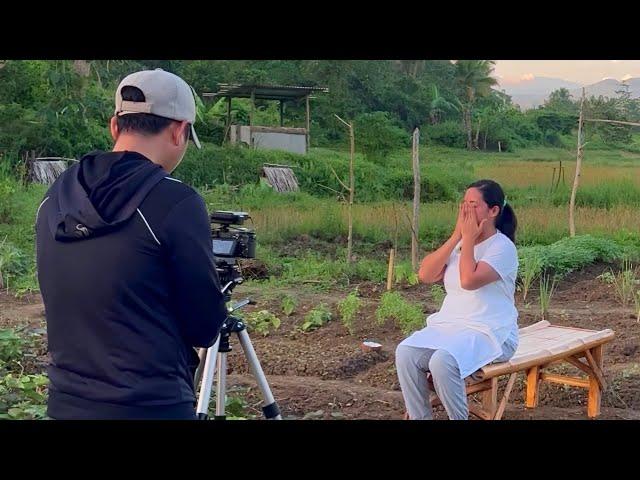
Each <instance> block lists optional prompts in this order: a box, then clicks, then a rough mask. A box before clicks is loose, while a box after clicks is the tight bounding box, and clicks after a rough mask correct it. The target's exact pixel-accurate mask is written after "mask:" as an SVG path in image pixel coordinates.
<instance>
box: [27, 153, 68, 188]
mask: <svg viewBox="0 0 640 480" xmlns="http://www.w3.org/2000/svg"><path fill="white" fill-rule="evenodd" d="M73 162H77V160H75V159H73V158H64V157H40V158H34V159H29V160H27V176H28V180H29V181H30V182H36V183H43V184H45V185H51V184H52V183H53V182H55V180H56V178H58V177H59V176H60V174H61V173H62V172H64V171H65V170H66V169H67V167H68V166H69V164H71V163H73Z"/></svg>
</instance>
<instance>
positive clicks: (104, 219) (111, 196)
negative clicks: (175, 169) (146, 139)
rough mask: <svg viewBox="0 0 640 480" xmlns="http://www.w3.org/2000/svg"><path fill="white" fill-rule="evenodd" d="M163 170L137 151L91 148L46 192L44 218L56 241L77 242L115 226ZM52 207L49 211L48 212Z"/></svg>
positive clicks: (137, 203)
mask: <svg viewBox="0 0 640 480" xmlns="http://www.w3.org/2000/svg"><path fill="white" fill-rule="evenodd" d="M166 176H167V173H166V172H165V171H164V170H163V169H162V167H160V166H159V165H157V164H155V163H153V162H152V161H151V160H149V159H148V158H147V157H145V156H144V155H141V154H139V153H137V152H92V153H89V154H87V155H85V156H84V157H82V159H81V160H80V162H79V163H78V164H76V165H74V166H72V167H70V168H68V169H67V170H66V171H65V172H64V173H63V174H62V175H61V176H60V177H59V178H58V180H56V182H55V183H54V184H53V185H52V186H51V189H50V190H49V193H48V195H49V197H50V200H51V201H53V202H55V203H56V207H57V208H56V209H55V212H54V213H52V214H51V215H50V217H49V218H48V222H49V228H50V229H51V233H52V234H53V236H54V238H55V239H56V240H59V241H67V242H69V241H78V240H83V239H86V238H91V237H96V236H99V235H103V234H105V233H108V232H109V231H111V230H114V229H116V228H118V227H119V226H120V225H121V224H122V223H124V222H126V221H127V220H129V218H131V216H132V215H133V214H134V213H135V212H136V209H137V208H138V207H139V206H140V204H141V203H142V201H143V200H144V198H145V197H146V196H147V194H148V193H149V192H150V191H151V189H152V188H153V187H154V186H155V185H156V184H157V183H158V182H159V181H161V180H162V179H163V178H164V177H166ZM50 211H51V210H50Z"/></svg>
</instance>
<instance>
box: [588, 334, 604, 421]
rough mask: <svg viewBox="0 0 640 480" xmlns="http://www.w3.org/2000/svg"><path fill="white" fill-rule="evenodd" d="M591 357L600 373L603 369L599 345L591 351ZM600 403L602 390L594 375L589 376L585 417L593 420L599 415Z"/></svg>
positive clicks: (601, 351) (600, 346) (601, 348)
mask: <svg viewBox="0 0 640 480" xmlns="http://www.w3.org/2000/svg"><path fill="white" fill-rule="evenodd" d="M591 356H592V357H593V360H594V361H595V363H596V365H597V366H598V368H599V369H600V371H602V367H603V346H602V345H599V346H597V347H594V348H592V349H591ZM601 401H602V389H601V388H600V383H599V382H598V379H597V378H596V376H595V375H590V376H589V401H588V403H587V416H588V417H589V418H595V417H597V416H598V415H600V403H601Z"/></svg>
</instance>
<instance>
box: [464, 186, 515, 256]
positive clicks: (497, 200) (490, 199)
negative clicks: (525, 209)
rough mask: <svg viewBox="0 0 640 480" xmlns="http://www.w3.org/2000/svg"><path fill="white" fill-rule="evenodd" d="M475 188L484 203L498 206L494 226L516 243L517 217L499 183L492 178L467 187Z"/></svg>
mask: <svg viewBox="0 0 640 480" xmlns="http://www.w3.org/2000/svg"><path fill="white" fill-rule="evenodd" d="M469 188H477V189H478V190H480V192H481V193H482V198H483V200H484V201H485V203H486V204H487V205H488V206H489V208H491V207H500V213H498V216H497V217H496V228H497V229H498V230H500V231H501V232H502V233H503V234H504V235H506V236H507V237H509V239H510V240H511V241H512V242H513V243H516V228H518V219H517V218H516V214H515V212H514V211H513V208H511V205H509V204H508V203H507V202H506V201H505V200H506V197H505V195H504V191H503V190H502V187H501V186H500V184H499V183H497V182H494V181H493V180H478V181H477V182H473V183H472V184H471V185H469V186H468V187H467V189H469Z"/></svg>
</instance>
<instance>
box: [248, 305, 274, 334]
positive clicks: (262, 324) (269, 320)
mask: <svg viewBox="0 0 640 480" xmlns="http://www.w3.org/2000/svg"><path fill="white" fill-rule="evenodd" d="M245 321H246V323H247V325H248V326H249V328H251V329H252V330H254V331H256V332H258V333H261V334H262V335H263V336H265V337H266V336H267V335H269V333H270V330H272V329H273V330H277V329H278V328H280V319H279V318H278V317H276V316H275V315H274V314H273V313H271V312H270V311H269V310H260V311H258V312H251V313H249V314H247V315H246V317H245Z"/></svg>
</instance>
